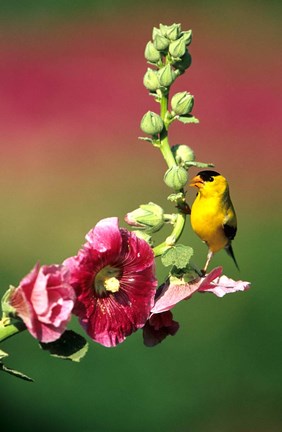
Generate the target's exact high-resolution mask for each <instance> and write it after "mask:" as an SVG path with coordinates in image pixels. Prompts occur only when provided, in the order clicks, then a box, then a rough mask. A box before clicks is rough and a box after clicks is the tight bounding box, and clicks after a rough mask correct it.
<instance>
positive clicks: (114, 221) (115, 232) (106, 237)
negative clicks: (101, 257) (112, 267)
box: [85, 217, 121, 254]
mask: <svg viewBox="0 0 282 432" xmlns="http://www.w3.org/2000/svg"><path fill="white" fill-rule="evenodd" d="M85 238H86V240H87V242H88V243H90V245H91V247H92V248H93V249H94V250H95V251H97V252H106V251H111V253H113V254H119V252H120V248H121V233H120V230H119V227H118V218H116V217H112V218H106V219H102V220H101V221H100V222H98V223H97V225H96V226H95V227H94V228H93V229H92V230H90V231H89V232H88V234H86V236H85Z"/></svg>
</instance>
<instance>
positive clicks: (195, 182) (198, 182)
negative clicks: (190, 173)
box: [189, 176, 204, 189]
mask: <svg viewBox="0 0 282 432" xmlns="http://www.w3.org/2000/svg"><path fill="white" fill-rule="evenodd" d="M189 186H194V187H197V188H198V189H201V188H202V187H203V186H204V180H203V179H202V178H201V177H200V176H195V177H193V178H192V180H191V182H190V183H189Z"/></svg>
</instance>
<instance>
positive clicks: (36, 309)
mask: <svg viewBox="0 0 282 432" xmlns="http://www.w3.org/2000/svg"><path fill="white" fill-rule="evenodd" d="M9 302H10V304H11V306H12V307H13V308H14V310H15V312H16V314H17V315H18V316H19V317H20V318H21V319H22V320H23V322H24V323H25V325H26V327H27V329H28V331H29V332H30V333H31V334H32V336H34V337H35V338H36V339H38V340H39V341H40V342H44V343H49V342H54V341H55V340H57V339H59V337H60V336H61V335H62V333H63V332H64V331H65V329H66V326H67V323H68V322H69V320H70V318H71V312H72V308H73V306H74V302H75V293H74V290H73V288H72V287H71V285H70V284H69V283H68V273H67V271H66V269H65V268H64V267H63V266H60V265H50V266H47V265H45V266H42V267H40V266H39V264H37V265H36V266H35V267H34V268H33V269H32V270H31V272H30V273H29V274H28V275H27V276H25V277H24V278H23V279H22V281H21V282H20V284H19V286H18V287H17V288H15V289H14V290H13V291H12V292H11V297H10V300H9Z"/></svg>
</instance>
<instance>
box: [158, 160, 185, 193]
mask: <svg viewBox="0 0 282 432" xmlns="http://www.w3.org/2000/svg"><path fill="white" fill-rule="evenodd" d="M187 181H188V174H187V171H186V170H185V169H184V168H183V167H179V166H173V167H171V168H169V169H168V170H167V171H166V173H165V175H164V182H165V184H166V185H167V186H168V187H170V188H172V189H174V190H176V191H178V190H180V189H182V188H183V187H184V186H185V185H186V183H187Z"/></svg>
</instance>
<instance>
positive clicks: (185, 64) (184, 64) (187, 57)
mask: <svg viewBox="0 0 282 432" xmlns="http://www.w3.org/2000/svg"><path fill="white" fill-rule="evenodd" d="M191 63H192V57H191V54H190V53H189V52H188V51H187V50H186V52H185V54H184V56H182V57H181V59H180V60H177V61H174V62H173V66H174V67H175V68H176V69H179V70H180V72H185V71H186V69H188V68H189V67H190V66H191Z"/></svg>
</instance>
